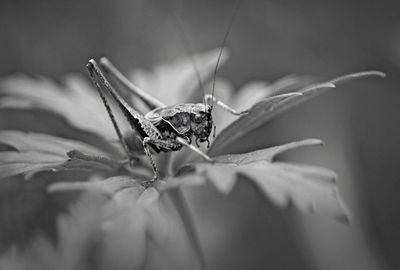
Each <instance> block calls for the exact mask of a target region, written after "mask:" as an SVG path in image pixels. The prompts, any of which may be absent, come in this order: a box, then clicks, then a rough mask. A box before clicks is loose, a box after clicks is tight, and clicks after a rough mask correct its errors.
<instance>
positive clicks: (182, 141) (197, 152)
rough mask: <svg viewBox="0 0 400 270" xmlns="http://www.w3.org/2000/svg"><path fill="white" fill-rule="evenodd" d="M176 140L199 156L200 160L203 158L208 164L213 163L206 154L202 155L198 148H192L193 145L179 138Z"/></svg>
mask: <svg viewBox="0 0 400 270" xmlns="http://www.w3.org/2000/svg"><path fill="white" fill-rule="evenodd" d="M176 140H177V141H178V142H179V143H180V144H182V145H184V146H186V147H188V148H189V149H190V150H192V151H193V152H195V153H196V154H198V155H200V156H201V157H202V158H204V159H205V160H207V161H209V162H214V160H213V159H212V158H210V157H209V156H207V155H206V154H204V153H203V152H202V151H201V150H200V149H199V148H197V147H194V146H193V145H191V144H189V143H188V142H187V141H186V140H185V139H183V138H181V137H176Z"/></svg>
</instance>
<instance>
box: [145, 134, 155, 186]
mask: <svg viewBox="0 0 400 270" xmlns="http://www.w3.org/2000/svg"><path fill="white" fill-rule="evenodd" d="M151 142H152V140H151V139H150V138H149V137H146V138H144V139H143V149H144V153H145V154H146V155H147V157H148V158H149V160H150V164H151V166H152V167H153V172H154V176H153V179H151V180H148V181H144V182H143V183H142V185H143V186H144V187H145V188H148V187H150V186H152V185H153V184H154V182H155V181H157V179H158V169H157V165H156V163H155V162H154V159H153V156H152V155H151V153H150V147H149V144H150V143H151Z"/></svg>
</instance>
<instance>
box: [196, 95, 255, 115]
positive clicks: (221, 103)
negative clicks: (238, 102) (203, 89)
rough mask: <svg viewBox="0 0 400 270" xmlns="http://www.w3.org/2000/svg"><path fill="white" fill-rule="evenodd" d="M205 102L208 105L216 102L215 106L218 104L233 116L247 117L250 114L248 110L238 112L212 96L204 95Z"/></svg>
mask: <svg viewBox="0 0 400 270" xmlns="http://www.w3.org/2000/svg"><path fill="white" fill-rule="evenodd" d="M204 100H205V102H206V104H212V103H214V102H215V104H217V105H218V106H219V107H221V108H222V109H224V110H225V111H227V112H229V113H231V114H233V115H237V116H240V115H245V114H247V113H248V112H249V111H248V110H245V111H241V112H238V111H236V110H235V109H233V108H232V107H230V106H229V105H227V104H225V103H224V102H222V101H221V100H218V99H217V98H216V97H214V96H212V95H210V94H206V95H204Z"/></svg>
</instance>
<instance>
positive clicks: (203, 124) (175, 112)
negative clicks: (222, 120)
mask: <svg viewBox="0 0 400 270" xmlns="http://www.w3.org/2000/svg"><path fill="white" fill-rule="evenodd" d="M146 117H148V119H149V120H150V121H152V122H153V124H154V125H155V126H156V127H157V129H158V130H159V131H160V132H161V134H162V135H163V136H165V138H176V136H179V137H182V138H184V139H186V140H187V141H188V142H189V143H191V139H192V137H194V138H195V139H196V141H197V140H199V141H200V142H204V141H207V140H208V137H209V136H210V133H211V130H212V126H213V122H212V117H211V110H210V108H209V107H208V106H207V105H204V104H202V103H198V104H178V105H175V106H170V107H166V108H159V109H157V110H154V111H152V112H150V113H149V114H147V115H146Z"/></svg>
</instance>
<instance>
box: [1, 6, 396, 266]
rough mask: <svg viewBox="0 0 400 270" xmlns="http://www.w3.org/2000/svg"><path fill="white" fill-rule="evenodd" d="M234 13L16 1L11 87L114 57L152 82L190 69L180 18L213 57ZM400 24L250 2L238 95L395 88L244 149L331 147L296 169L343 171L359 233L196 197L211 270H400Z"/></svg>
mask: <svg viewBox="0 0 400 270" xmlns="http://www.w3.org/2000/svg"><path fill="white" fill-rule="evenodd" d="M234 6H235V3H234V1H229V0H218V1H216V0H205V1H194V0H188V1H178V0H135V1H133V0H118V1H106V0H96V1H94V0H89V1H61V0H36V1H27V0H13V1H11V0H3V1H1V3H0V36H1V41H0V59H1V61H0V75H1V76H7V75H10V74H13V73H15V72H18V73H20V72H23V73H28V74H41V75H45V76H50V77H52V78H54V79H56V80H59V79H60V78H61V77H62V76H64V75H65V74H67V73H71V72H79V73H85V70H84V67H85V64H86V62H87V60H88V59H89V58H92V57H100V56H103V55H105V56H107V57H109V58H110V59H111V60H112V61H113V62H114V63H115V64H116V65H117V66H118V67H120V68H121V70H122V71H124V72H127V71H129V70H130V69H132V68H146V69H150V68H152V67H154V66H155V65H156V64H157V63H160V62H165V61H169V60H173V59H175V58H177V57H181V56H184V55H185V50H184V46H183V45H182V43H183V42H182V38H181V37H180V31H179V29H177V28H178V27H177V25H176V23H175V19H174V18H173V16H172V14H177V15H178V16H179V17H180V18H181V21H182V24H183V28H184V29H185V31H186V33H187V38H188V40H189V41H190V44H191V47H192V50H193V52H200V51H205V50H208V49H212V48H215V47H218V46H219V45H220V44H221V41H222V38H223V36H224V34H225V31H226V28H227V24H228V22H229V20H230V17H231V15H232V12H233V9H234ZM399 14H400V2H399V1H395V0H384V1H373V0H364V1H344V0H319V1H317V0H307V1H278V0H270V1H267V0H262V1H261V0H249V1H242V4H241V6H240V9H239V12H238V15H237V18H236V20H235V23H234V25H233V27H232V32H231V34H230V36H229V38H228V42H227V46H228V47H229V48H230V49H231V53H232V54H231V58H230V60H229V61H228V63H227V64H225V65H224V67H223V68H222V69H221V72H220V75H221V76H223V77H225V78H227V79H228V80H230V81H232V82H233V84H234V85H235V87H236V88H240V87H241V86H242V85H243V84H244V83H246V82H248V81H251V80H255V79H256V80H265V81H274V80H276V79H279V78H281V77H283V76H285V75H288V74H307V75H317V76H323V77H326V78H333V77H336V76H338V75H342V74H345V73H350V72H356V71H362V70H368V69H378V70H381V71H384V72H386V73H387V78H386V79H384V80H381V79H374V78H371V79H365V80H361V81H356V82H351V83H348V84H345V85H343V86H341V87H340V88H339V89H337V90H335V91H331V92H330V93H328V94H326V95H323V96H321V97H318V98H317V99H315V100H313V101H311V102H309V103H307V105H305V106H302V107H301V108H298V109H296V110H294V111H292V112H290V113H287V114H285V115H284V116H283V117H280V118H279V120H276V121H273V122H272V123H270V124H268V125H266V126H264V127H262V128H259V129H258V130H257V132H255V133H253V134H252V135H251V137H247V138H244V139H243V141H244V142H245V143H246V147H247V148H256V147H260V146H270V145H275V144H281V143H285V142H289V141H294V140H299V139H304V138H310V137H316V138H320V139H322V140H324V141H325V143H326V145H325V147H323V148H315V149H306V150H304V149H302V150H296V151H295V152H293V153H292V154H290V155H285V157H284V158H285V159H290V160H295V161H296V162H305V163H308V164H315V165H320V166H324V167H328V168H331V169H333V170H334V171H336V172H337V174H338V176H339V180H338V185H339V188H340V191H341V194H342V196H343V197H344V200H345V201H346V203H347V204H348V206H349V208H350V209H351V211H352V214H353V217H352V223H351V225H350V226H345V225H341V224H338V223H336V222H335V221H332V220H328V219H325V218H321V217H318V216H317V217H316V216H311V215H304V214H299V213H297V212H296V211H289V212H285V213H281V212H280V211H278V210H275V209H273V208H272V207H269V206H268V203H267V202H265V201H263V200H262V199H261V198H259V197H258V196H255V195H254V194H255V191H254V188H252V187H251V186H249V185H246V184H244V183H241V184H239V187H238V189H237V190H236V191H235V192H234V194H232V195H231V196H230V197H229V198H227V199H225V200H221V198H220V197H219V196H218V195H217V194H215V193H213V192H211V191H210V190H209V189H207V188H204V189H197V190H193V191H190V193H193V194H189V195H191V196H190V198H191V202H192V209H193V211H194V213H195V219H196V222H197V224H198V225H197V227H198V229H199V232H200V236H201V239H202V243H203V246H204V249H205V251H206V255H207V259H208V261H209V264H210V266H211V269H243V268H247V269H400V257H399V256H398V250H399V249H400V196H399V195H398V192H399V191H400V179H399V175H398V173H397V168H398V162H399V161H400V159H399V157H398V156H399V155H398V153H400V127H399V126H398V125H397V124H396V123H398V122H397V121H398V120H397V119H398V115H400V94H399V91H400V89H399V85H400V76H399V71H400V17H399ZM166 91H168V89H166ZM2 120H3V121H2V125H3V126H5V127H7V123H6V119H2ZM0 226H1V225H0Z"/></svg>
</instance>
